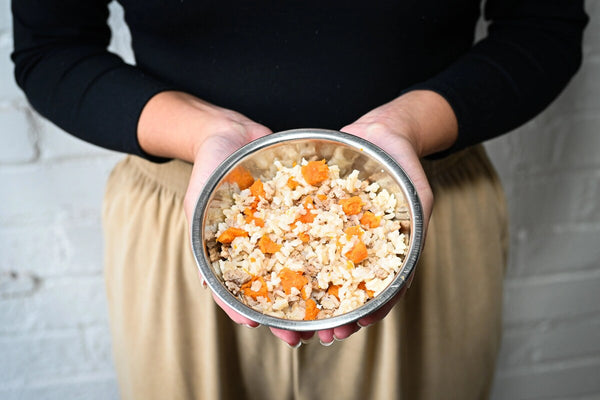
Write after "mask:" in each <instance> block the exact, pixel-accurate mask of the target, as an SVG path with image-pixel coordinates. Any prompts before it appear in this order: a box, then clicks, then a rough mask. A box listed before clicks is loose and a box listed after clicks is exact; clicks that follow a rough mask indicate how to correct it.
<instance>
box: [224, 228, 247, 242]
mask: <svg viewBox="0 0 600 400" xmlns="http://www.w3.org/2000/svg"><path fill="white" fill-rule="evenodd" d="M239 236H248V232H246V231H245V230H243V229H240V228H234V227H231V228H227V229H225V231H224V232H223V233H221V234H220V235H219V237H218V238H217V242H220V243H231V242H233V239H235V238H236V237H239Z"/></svg>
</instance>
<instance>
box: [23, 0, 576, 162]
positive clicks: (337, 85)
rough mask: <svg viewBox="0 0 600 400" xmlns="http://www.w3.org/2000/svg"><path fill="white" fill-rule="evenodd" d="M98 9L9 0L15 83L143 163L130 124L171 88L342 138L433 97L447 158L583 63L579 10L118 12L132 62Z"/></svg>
mask: <svg viewBox="0 0 600 400" xmlns="http://www.w3.org/2000/svg"><path fill="white" fill-rule="evenodd" d="M108 2H109V1H107V0H88V1H81V0H13V4H12V8H13V16H14V45H15V47H14V53H13V55H12V58H13V60H14V63H15V75H16V79H17V82H18V84H19V85H20V86H21V88H23V90H24V91H25V93H26V94H27V97H28V99H29V101H30V102H31V104H32V105H33V107H34V108H35V109H36V110H38V111H39V112H40V113H41V114H42V115H44V116H46V117H47V118H48V119H50V120H51V121H53V122H54V123H56V124H57V125H58V126H60V127H62V128H63V129H65V130H66V131H68V132H70V133H72V134H73V135H75V136H78V137H80V138H82V139H84V140H86V141H88V142H91V143H94V144H97V145H100V146H103V147H106V148H110V149H114V150H118V151H123V152H127V153H133V154H138V155H142V156H145V155H144V153H143V151H142V150H141V148H140V146H139V144H138V142H137V136H136V127H137V121H138V118H139V115H140V113H141V110H142V108H143V107H144V105H145V104H146V102H147V101H148V100H149V99H150V98H151V97H152V96H153V95H155V94H156V93H158V92H160V91H163V90H168V89H176V90H181V91H185V92H188V93H191V94H193V95H196V96H198V97H200V98H202V99H204V100H207V101H209V102H212V103H214V104H217V105H219V106H222V107H226V108H230V109H233V110H236V111H239V112H241V113H243V114H245V115H246V116H248V117H249V118H251V119H254V120H255V121H257V122H260V123H262V124H264V125H266V126H267V127H269V128H270V129H272V130H273V131H279V130H284V129H291V128H301V127H313V128H329V129H340V128H341V127H342V126H344V125H346V124H348V123H351V122H353V121H354V120H356V119H357V118H358V117H360V116H361V115H362V114H364V113H366V112H367V111H369V110H370V109H372V108H374V107H377V106H379V105H381V104H383V103H385V102H387V101H389V100H391V99H393V98H394V97H396V96H398V95H399V94H401V93H402V92H403V91H406V90H411V89H416V88H418V89H429V90H433V91H435V92H437V93H439V94H441V95H442V96H444V97H445V98H446V99H447V100H448V102H449V103H450V105H451V106H452V108H453V110H454V112H455V114H456V116H457V119H458V123H459V136H458V141H457V142H456V144H455V145H454V146H453V148H452V149H451V151H452V150H457V149H460V148H463V147H465V146H468V145H471V144H474V143H478V142H482V141H484V140H486V139H489V138H491V137H494V136H497V135H499V134H502V133H504V132H507V131H509V130H511V129H513V128H515V127H517V126H518V125H520V124H522V123H524V122H525V121H527V120H528V119H530V118H531V117H533V116H534V115H535V114H536V113H538V112H539V111H541V110H542V109H543V108H544V107H545V106H546V105H548V104H549V103H550V102H551V101H552V100H553V99H554V98H555V97H556V96H557V95H558V93H559V92H560V91H561V90H562V88H564V86H565V85H566V84H567V82H568V81H569V79H570V78H571V76H572V75H573V74H574V73H575V71H576V70H577V68H578V67H579V65H580V63H581V38H582V31H583V28H584V27H585V25H586V22H587V17H586V14H585V13H584V10H583V4H582V3H583V1H582V0H521V1H519V0H488V1H487V3H486V5H485V10H484V11H485V17H486V18H487V19H488V20H489V22H490V24H489V27H488V36H487V37H486V38H485V39H484V40H482V41H480V42H479V43H478V44H475V45H473V40H474V30H475V24H476V21H477V19H478V17H479V14H480V7H481V5H480V1H479V0H437V1H435V0H404V1H377V0H375V1H371V2H366V1H354V0H343V1H338V0H331V1H312V0H302V1H297V0H286V1H261V0H258V1H250V0H237V1H235V0H222V1H216V0H144V1H141V0H121V1H120V3H121V4H122V6H123V8H124V10H125V19H126V22H127V25H128V26H129V29H130V31H131V37H132V47H133V51H134V54H135V59H136V65H135V66H131V65H127V64H125V63H124V62H123V61H122V60H121V59H120V58H119V57H118V56H116V55H114V54H111V53H109V52H108V51H107V50H106V47H107V45H108V43H109V40H110V31H109V28H108V26H107V23H106V20H107V17H108V10H107V3H108Z"/></svg>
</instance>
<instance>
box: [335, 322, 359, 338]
mask: <svg viewBox="0 0 600 400" xmlns="http://www.w3.org/2000/svg"><path fill="white" fill-rule="evenodd" d="M359 330H360V326H358V325H356V323H355V322H352V323H350V324H346V325H342V326H338V327H337V328H333V336H334V337H335V338H336V339H337V340H343V339H347V338H349V337H350V336H351V335H353V334H354V333H356V332H358V331H359Z"/></svg>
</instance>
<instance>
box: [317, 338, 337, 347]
mask: <svg viewBox="0 0 600 400" xmlns="http://www.w3.org/2000/svg"><path fill="white" fill-rule="evenodd" d="M334 340H335V338H334ZM319 342H321V345H322V346H325V347H329V346H331V345H332V344H333V342H334V341H333V340H332V341H331V342H329V343H325V342H323V341H322V340H321V339H319Z"/></svg>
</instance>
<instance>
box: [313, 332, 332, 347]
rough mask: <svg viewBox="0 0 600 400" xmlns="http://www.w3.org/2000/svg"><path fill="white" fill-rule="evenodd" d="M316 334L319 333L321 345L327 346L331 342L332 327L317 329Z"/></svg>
mask: <svg viewBox="0 0 600 400" xmlns="http://www.w3.org/2000/svg"><path fill="white" fill-rule="evenodd" d="M317 335H319V340H320V341H321V344H322V345H323V346H329V345H331V344H332V343H333V339H334V337H333V329H326V330H323V331H319V332H317Z"/></svg>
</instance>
